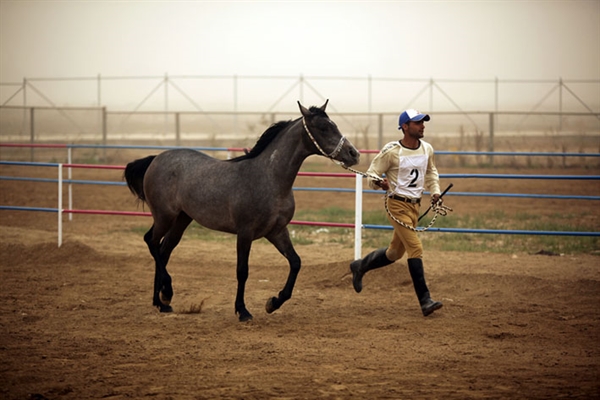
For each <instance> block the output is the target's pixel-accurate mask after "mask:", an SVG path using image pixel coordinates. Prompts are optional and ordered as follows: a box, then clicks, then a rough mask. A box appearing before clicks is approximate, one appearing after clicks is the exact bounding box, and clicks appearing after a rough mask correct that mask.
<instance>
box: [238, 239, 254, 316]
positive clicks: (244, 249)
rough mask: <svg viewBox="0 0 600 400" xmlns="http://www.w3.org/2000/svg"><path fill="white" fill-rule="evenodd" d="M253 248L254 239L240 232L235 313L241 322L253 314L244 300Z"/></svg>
mask: <svg viewBox="0 0 600 400" xmlns="http://www.w3.org/2000/svg"><path fill="white" fill-rule="evenodd" d="M251 248H252V239H251V238H249V237H245V236H244V235H243V234H241V233H238V237H237V270H236V275H237V281H238V288H237V294H236V296H235V313H236V314H237V315H238V318H239V320H240V322H244V321H250V320H251V319H252V314H250V312H249V311H248V309H246V304H245V302H244V291H245V290H246V281H247V280H248V259H249V258H250V249H251Z"/></svg>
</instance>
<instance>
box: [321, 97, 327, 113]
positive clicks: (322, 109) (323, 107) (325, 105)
mask: <svg viewBox="0 0 600 400" xmlns="http://www.w3.org/2000/svg"><path fill="white" fill-rule="evenodd" d="M327 103H329V99H327V100H325V104H323V105H322V106H321V111H323V112H325V109H326V108H327Z"/></svg>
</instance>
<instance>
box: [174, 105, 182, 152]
mask: <svg viewBox="0 0 600 400" xmlns="http://www.w3.org/2000/svg"><path fill="white" fill-rule="evenodd" d="M179 115H180V113H179V112H176V113H175V146H177V147H179V146H181V132H180V131H179V129H180V126H181V125H180V124H179Z"/></svg>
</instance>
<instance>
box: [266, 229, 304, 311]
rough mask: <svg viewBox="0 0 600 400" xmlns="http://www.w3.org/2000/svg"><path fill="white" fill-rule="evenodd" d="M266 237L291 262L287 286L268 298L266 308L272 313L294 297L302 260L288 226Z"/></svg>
mask: <svg viewBox="0 0 600 400" xmlns="http://www.w3.org/2000/svg"><path fill="white" fill-rule="evenodd" d="M266 238H267V239H268V240H269V242H271V243H273V245H274V246H275V247H276V248H277V250H279V252H280V253H281V254H282V255H283V256H284V257H285V258H286V259H287V260H288V262H289V264H290V273H289V275H288V278H287V281H286V282H285V286H284V287H283V289H282V290H281V291H280V292H279V294H278V296H277V297H271V298H270V299H269V300H267V305H266V306H265V308H266V310H267V312H268V313H269V314H270V313H272V312H273V311H275V310H277V309H279V307H281V306H282V305H283V303H285V302H286V301H288V300H289V299H290V298H291V297H292V291H293V290H294V285H295V284H296V278H297V277H298V273H299V272H300V266H301V261H300V256H298V253H296V250H295V249H294V246H293V245H292V240H291V239H290V234H289V231H288V229H287V227H286V228H284V229H282V230H281V231H279V233H277V234H276V235H269V236H267V237H266Z"/></svg>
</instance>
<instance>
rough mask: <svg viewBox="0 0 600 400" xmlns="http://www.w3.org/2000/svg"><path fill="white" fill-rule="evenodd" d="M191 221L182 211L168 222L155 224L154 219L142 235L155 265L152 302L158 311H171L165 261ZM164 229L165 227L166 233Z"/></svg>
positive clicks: (171, 296) (169, 276)
mask: <svg viewBox="0 0 600 400" xmlns="http://www.w3.org/2000/svg"><path fill="white" fill-rule="evenodd" d="M191 221H192V219H191V218H190V217H189V216H188V215H187V214H185V213H184V212H181V213H180V214H179V215H178V216H177V217H176V218H175V220H174V221H172V222H171V223H170V224H165V223H163V224H157V222H156V220H155V223H154V225H153V226H152V228H150V230H149V231H148V232H147V233H146V235H145V236H144V241H145V242H146V244H147V245H148V249H149V250H150V254H152V257H154V260H155V265H156V268H155V272H154V294H153V300H152V304H153V305H154V306H155V307H158V308H159V310H160V312H171V311H173V309H172V308H171V306H170V303H171V299H172V298H173V286H172V283H171V275H169V273H168V271H167V263H168V262H169V258H170V256H171V253H172V251H173V249H174V248H175V247H176V246H177V245H178V244H179V241H180V240H181V237H182V235H183V232H185V229H186V228H187V227H188V225H189V224H190V222H191ZM166 226H168V228H166ZM165 229H167V230H166V233H165Z"/></svg>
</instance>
